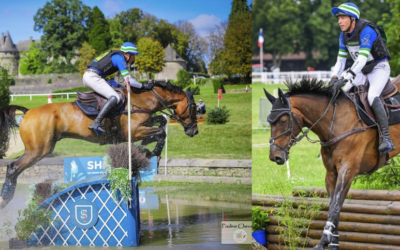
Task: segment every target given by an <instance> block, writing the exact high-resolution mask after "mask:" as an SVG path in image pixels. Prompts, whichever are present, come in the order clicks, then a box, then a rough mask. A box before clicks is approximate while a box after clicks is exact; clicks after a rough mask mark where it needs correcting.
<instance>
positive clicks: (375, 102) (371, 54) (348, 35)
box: [330, 3, 395, 154]
mask: <svg viewBox="0 0 400 250" xmlns="http://www.w3.org/2000/svg"><path fill="white" fill-rule="evenodd" d="M332 14H333V15H335V16H336V17H337V18H338V23H339V27H340V29H341V30H342V33H341V34H340V37H339V53H338V57H337V62H336V65H335V68H334V72H333V77H332V79H331V82H330V84H331V85H333V87H334V89H336V90H338V89H340V88H341V87H342V86H343V85H345V84H346V81H347V84H346V86H345V87H344V89H343V90H344V91H349V90H350V89H351V88H352V86H353V85H354V86H357V85H363V84H364V83H365V82H366V80H367V79H368V81H369V84H370V87H369V91H368V102H369V104H370V106H371V108H372V110H373V112H374V114H375V117H376V121H377V123H378V125H379V127H380V129H381V131H382V135H381V137H380V141H379V147H378V149H379V151H380V152H381V154H386V153H387V152H389V151H393V150H395V145H394V143H393V141H392V140H391V139H390V134H389V127H388V121H387V117H386V112H385V108H384V106H383V104H382V102H381V101H380V99H379V96H380V95H381V93H382V90H383V88H384V87H385V85H386V84H387V82H388V81H389V76H390V66H389V60H390V59H391V56H390V53H389V51H388V49H387V48H386V44H385V42H384V40H383V39H382V36H381V32H380V31H379V29H378V27H377V26H376V25H375V24H373V23H371V22H369V21H367V20H364V19H360V10H359V9H358V7H357V6H356V5H355V4H353V3H344V4H341V5H340V6H339V7H334V8H332ZM349 54H350V56H351V57H352V58H353V60H354V63H353V65H352V66H351V67H350V68H349V69H348V70H346V71H344V72H343V70H344V67H345V64H346V58H347V55H349ZM342 72H343V74H342Z"/></svg>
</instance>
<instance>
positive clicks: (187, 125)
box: [150, 89, 197, 129]
mask: <svg viewBox="0 0 400 250" xmlns="http://www.w3.org/2000/svg"><path fill="white" fill-rule="evenodd" d="M150 92H151V93H152V94H153V96H154V97H155V98H156V99H157V100H158V101H159V102H160V103H161V105H162V106H163V107H164V109H166V110H167V111H168V113H167V112H164V111H163V110H161V111H160V112H161V113H163V114H165V115H167V116H168V117H169V118H171V119H173V120H175V121H177V122H178V123H179V124H181V125H182V126H183V127H185V128H187V129H189V128H192V127H194V126H196V124H197V122H191V123H187V122H185V121H184V120H183V119H186V118H187V117H191V116H192V115H193V114H192V109H191V108H190V107H191V106H192V105H196V104H195V103H194V100H192V99H193V98H188V95H187V93H186V92H185V98H186V99H187V100H188V101H187V105H186V108H185V109H184V110H183V111H182V113H180V114H178V115H176V114H175V112H174V111H173V110H171V108H169V107H168V105H167V104H166V103H165V102H164V100H163V99H162V97H161V96H160V94H158V93H157V91H155V90H154V89H152V90H150ZM188 109H189V113H188V114H187V115H186V116H185V117H183V119H181V118H179V116H181V115H182V114H184V113H185V112H186V110H188Z"/></svg>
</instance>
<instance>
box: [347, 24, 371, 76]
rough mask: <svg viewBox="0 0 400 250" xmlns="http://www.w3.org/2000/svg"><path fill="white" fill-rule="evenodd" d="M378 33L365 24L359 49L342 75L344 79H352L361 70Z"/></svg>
mask: <svg viewBox="0 0 400 250" xmlns="http://www.w3.org/2000/svg"><path fill="white" fill-rule="evenodd" d="M377 37H378V34H377V33H376V32H375V30H374V29H373V28H371V27H370V26H366V27H365V28H364V29H363V31H362V32H361V35H360V50H359V52H358V56H357V60H356V61H355V62H354V63H353V65H352V66H351V68H350V70H351V71H352V72H353V74H354V75H353V74H352V73H351V72H347V73H346V74H345V75H344V79H346V80H349V79H354V77H355V75H357V74H358V73H360V72H361V70H362V69H363V68H364V66H365V64H366V63H367V60H368V57H369V54H370V53H371V48H372V44H373V43H374V42H375V40H376V38H377Z"/></svg>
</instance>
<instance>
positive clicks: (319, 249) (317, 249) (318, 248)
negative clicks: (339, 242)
mask: <svg viewBox="0 0 400 250" xmlns="http://www.w3.org/2000/svg"><path fill="white" fill-rule="evenodd" d="M313 249H315V250H324V248H323V247H321V246H320V245H316V246H315V247H314V248H313Z"/></svg>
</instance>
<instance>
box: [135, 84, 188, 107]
mask: <svg viewBox="0 0 400 250" xmlns="http://www.w3.org/2000/svg"><path fill="white" fill-rule="evenodd" d="M155 91H156V93H157V94H156V95H157V97H158V98H156V97H155V96H154V95H153V94H152V93H151V92H150V91H147V92H143V93H139V94H133V95H132V96H131V102H132V103H134V104H135V105H137V106H139V107H141V108H144V109H147V110H151V111H153V112H157V111H160V110H163V109H165V107H164V105H163V103H164V104H165V105H167V106H170V105H172V104H173V103H174V102H176V101H177V100H179V99H181V98H180V97H179V96H178V95H179V94H176V93H172V92H170V91H168V90H164V89H162V88H155ZM161 102H163V103H161Z"/></svg>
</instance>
